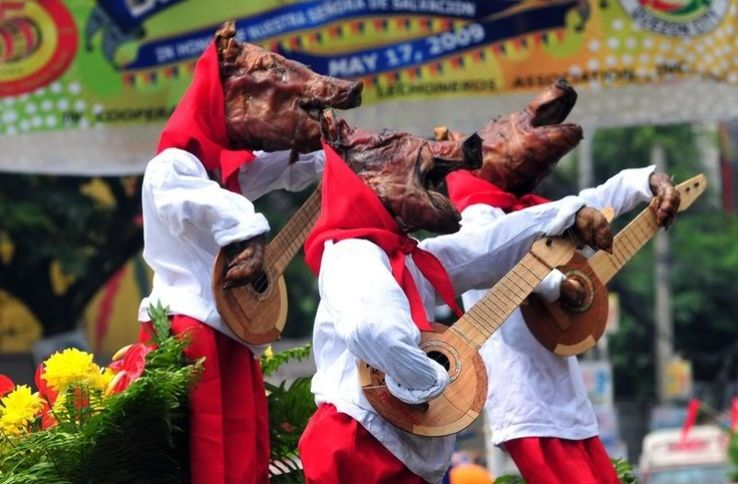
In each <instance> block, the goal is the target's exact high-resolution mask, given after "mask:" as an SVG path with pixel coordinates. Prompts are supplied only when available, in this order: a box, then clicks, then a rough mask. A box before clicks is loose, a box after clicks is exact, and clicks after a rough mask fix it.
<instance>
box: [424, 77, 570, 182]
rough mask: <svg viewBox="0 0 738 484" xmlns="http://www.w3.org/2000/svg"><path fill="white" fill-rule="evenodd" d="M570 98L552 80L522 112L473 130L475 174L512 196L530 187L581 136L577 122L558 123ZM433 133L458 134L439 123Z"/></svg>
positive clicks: (449, 136) (559, 83)
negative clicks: (477, 145) (477, 146)
mask: <svg viewBox="0 0 738 484" xmlns="http://www.w3.org/2000/svg"><path fill="white" fill-rule="evenodd" d="M576 100H577V93H576V91H574V89H573V88H572V87H571V86H570V85H569V84H568V83H567V82H566V81H565V80H564V79H558V80H556V81H555V82H554V83H553V84H551V85H550V86H549V87H548V88H547V89H546V90H545V91H543V92H542V93H541V94H539V95H538V96H536V98H535V99H533V101H531V103H530V104H528V106H526V107H525V109H524V110H523V111H521V112H517V113H512V114H508V115H505V116H499V117H497V118H495V119H493V120H492V121H490V122H489V123H488V124H487V125H486V126H485V127H484V128H483V129H482V130H481V131H480V133H479V134H480V136H481V137H482V140H483V142H482V159H483V164H482V168H481V169H480V170H479V171H478V172H477V176H479V177H480V178H482V179H484V180H487V181H490V182H492V183H494V184H495V185H497V186H499V187H500V188H502V189H504V190H506V191H509V192H511V193H514V194H516V195H523V194H526V193H530V192H531V191H533V190H534V189H535V188H536V187H537V186H538V184H539V183H540V182H541V180H543V179H544V178H545V177H546V176H547V175H548V174H549V173H551V171H552V170H553V168H554V167H555V166H556V163H557V162H558V161H559V160H560V159H561V157H563V156H564V155H565V154H566V153H568V152H569V151H571V150H572V149H573V148H574V147H575V146H576V145H577V144H579V141H581V139H582V127H581V126H579V125H578V124H572V123H567V124H563V121H564V120H565V119H566V117H567V116H568V115H569V113H570V112H571V110H572V108H573V107H574V104H575V103H576ZM434 135H435V139H437V140H458V139H460V138H461V137H462V136H463V134H461V133H459V132H456V131H451V130H450V129H448V128H447V127H445V126H440V127H437V128H435V129H434Z"/></svg>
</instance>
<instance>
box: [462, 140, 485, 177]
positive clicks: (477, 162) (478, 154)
mask: <svg viewBox="0 0 738 484" xmlns="http://www.w3.org/2000/svg"><path fill="white" fill-rule="evenodd" d="M461 152H462V153H464V160H465V161H466V162H467V163H468V164H469V165H470V168H471V169H473V170H476V169H477V168H481V167H482V138H480V137H479V135H478V134H477V133H472V135H471V136H469V137H468V138H466V139H465V140H464V141H463V143H461Z"/></svg>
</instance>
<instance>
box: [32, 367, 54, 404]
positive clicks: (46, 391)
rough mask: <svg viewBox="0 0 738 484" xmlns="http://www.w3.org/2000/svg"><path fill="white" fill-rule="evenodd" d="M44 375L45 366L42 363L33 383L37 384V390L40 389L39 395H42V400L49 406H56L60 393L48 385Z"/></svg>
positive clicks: (37, 369)
mask: <svg viewBox="0 0 738 484" xmlns="http://www.w3.org/2000/svg"><path fill="white" fill-rule="evenodd" d="M43 375H44V364H43V363H41V364H40V365H38V367H37V368H36V375H35V376H34V377H33V381H34V382H35V383H36V388H38V394H39V395H41V398H42V399H43V400H45V401H46V402H47V403H48V404H49V405H54V402H56V397H57V396H58V395H59V392H57V391H56V390H54V389H53V388H51V387H50V386H48V385H47V384H46V380H44V376H43Z"/></svg>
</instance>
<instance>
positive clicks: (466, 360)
mask: <svg viewBox="0 0 738 484" xmlns="http://www.w3.org/2000/svg"><path fill="white" fill-rule="evenodd" d="M574 252H575V247H574V245H573V244H572V243H571V242H569V241H567V240H565V239H563V238H559V237H557V238H545V239H541V240H539V241H538V242H536V243H535V244H533V247H532V248H531V251H530V252H529V253H528V254H527V255H525V257H523V258H522V259H521V260H520V262H518V263H517V264H516V265H515V266H514V267H513V268H512V269H511V270H510V271H509V272H508V273H507V274H506V275H505V277H503V278H502V279H501V280H500V281H499V282H498V283H497V284H495V285H494V287H492V289H490V290H489V291H488V292H487V294H486V295H485V296H484V297H483V298H482V299H480V300H479V301H478V302H477V303H476V304H475V305H474V307H472V308H471V309H470V310H469V311H467V312H466V314H464V315H463V316H462V317H461V318H460V319H459V320H458V321H457V322H456V323H455V324H454V325H453V326H450V327H446V326H443V325H441V324H437V323H434V324H433V328H434V332H423V333H422V338H421V343H420V348H421V349H422V350H423V351H425V352H426V353H427V354H428V356H429V357H430V358H432V359H434V360H436V361H437V362H439V363H440V364H442V365H443V366H444V367H445V368H446V370H448V373H449V377H450V383H449V385H448V386H447V387H446V389H445V390H444V392H443V393H442V394H441V395H439V396H438V397H436V398H434V399H433V400H431V401H429V402H427V403H424V404H421V405H410V404H407V403H404V402H402V401H400V400H398V399H397V398H395V396H394V395H392V394H391V393H390V391H389V390H388V389H387V386H386V384H385V381H384V373H383V372H381V371H379V370H377V369H376V368H373V367H371V366H369V365H368V364H367V363H365V362H360V363H359V379H360V383H361V387H362V389H363V391H364V395H365V396H366V398H367V400H369V403H371V404H372V406H373V407H374V409H375V410H376V411H377V412H378V413H379V414H380V415H382V417H384V418H385V419H386V420H387V421H388V422H390V423H392V424H393V425H395V426H396V427H398V428H400V429H402V430H404V431H406V432H409V433H411V434H415V435H422V436H426V437H439V436H443V435H451V434H455V433H457V432H459V431H461V430H463V429H465V428H466V427H468V426H469V425H470V424H471V423H472V422H473V421H474V420H475V419H476V418H477V417H478V416H479V413H480V412H481V410H482V406H483V405H484V402H485V400H486V399H487V372H486V370H485V367H484V363H483V362H482V358H481V357H480V356H479V352H478V350H479V348H480V347H481V346H482V344H483V343H484V342H485V341H487V339H489V338H490V337H491V336H492V334H493V333H494V332H495V331H496V330H497V328H499V327H500V325H501V324H502V323H503V322H504V321H505V320H506V319H507V318H508V316H510V314H512V312H513V311H514V310H515V308H517V307H518V305H520V303H522V302H523V300H524V299H525V298H526V297H527V296H528V295H529V294H530V293H531V292H532V291H533V289H535V287H536V286H538V284H539V283H540V282H541V281H542V280H543V279H544V278H545V277H546V275H548V273H549V272H551V271H552V270H553V268H554V267H556V266H559V265H561V264H564V263H566V262H567V261H568V260H569V259H570V258H571V257H572V255H573V254H574Z"/></svg>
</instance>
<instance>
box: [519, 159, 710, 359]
mask: <svg viewBox="0 0 738 484" xmlns="http://www.w3.org/2000/svg"><path fill="white" fill-rule="evenodd" d="M705 188H707V178H706V177H705V175H702V174H700V175H697V176H695V177H692V178H690V179H689V180H687V181H685V182H683V183H680V184H679V185H677V186H676V189H677V190H678V191H679V196H680V200H681V202H680V204H679V211H680V212H682V211H684V210H686V209H687V208H689V206H690V205H692V203H694V201H695V200H697V198H699V196H700V195H702V193H703V192H704V191H705ZM660 228H661V227H659V225H658V224H657V223H656V215H655V214H654V211H653V210H652V209H651V207H650V206H649V207H647V208H646V209H644V210H643V211H642V212H641V213H640V214H638V216H637V217H636V218H635V219H633V220H632V221H631V222H630V223H629V224H628V225H627V226H626V227H625V228H624V229H622V230H621V231H620V232H618V234H617V235H616V236H615V238H614V240H613V244H612V254H608V253H607V252H605V251H603V250H600V251H597V252H595V254H594V255H592V256H591V257H590V258H589V259H587V258H586V257H584V256H583V255H582V254H580V253H577V254H575V255H574V257H573V258H572V259H571V261H569V263H567V264H566V265H564V266H562V267H558V268H557V269H559V270H560V271H561V272H563V273H564V274H565V275H567V276H570V277H573V278H575V279H576V280H578V281H579V282H580V283H582V285H583V286H584V288H585V291H586V297H585V300H584V303H583V304H582V305H580V306H578V307H571V306H567V305H565V304H562V303H559V302H558V301H555V302H553V303H549V302H546V301H545V300H544V299H543V298H541V297H539V296H538V295H536V294H531V295H530V296H529V297H528V300H527V301H526V302H525V303H523V304H522V305H521V306H520V309H521V311H522V313H523V318H524V319H525V322H526V325H527V326H528V329H530V332H531V333H533V335H534V336H535V337H536V339H537V340H538V341H539V342H540V343H541V344H542V345H543V346H544V347H546V348H547V349H548V350H550V351H552V352H554V353H556V354H557V355H560V356H573V355H578V354H580V353H583V352H585V351H587V350H588V349H590V348H592V347H593V346H594V345H595V344H596V343H597V341H598V340H599V339H600V337H601V336H602V334H603V333H604V332H605V326H606V325H607V314H608V293H607V289H606V288H605V285H606V284H607V283H608V282H609V281H610V279H612V278H613V277H614V276H615V274H617V272H618V271H619V270H620V269H622V267H623V266H624V265H625V264H626V263H627V262H628V261H629V260H630V259H631V258H632V257H633V256H634V255H635V254H636V252H638V251H639V250H640V249H641V248H642V247H643V246H644V245H646V242H648V241H649V240H651V238H652V237H653V236H654V235H656V233H657V232H658V231H659V229H660Z"/></svg>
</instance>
